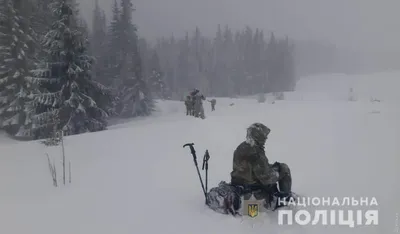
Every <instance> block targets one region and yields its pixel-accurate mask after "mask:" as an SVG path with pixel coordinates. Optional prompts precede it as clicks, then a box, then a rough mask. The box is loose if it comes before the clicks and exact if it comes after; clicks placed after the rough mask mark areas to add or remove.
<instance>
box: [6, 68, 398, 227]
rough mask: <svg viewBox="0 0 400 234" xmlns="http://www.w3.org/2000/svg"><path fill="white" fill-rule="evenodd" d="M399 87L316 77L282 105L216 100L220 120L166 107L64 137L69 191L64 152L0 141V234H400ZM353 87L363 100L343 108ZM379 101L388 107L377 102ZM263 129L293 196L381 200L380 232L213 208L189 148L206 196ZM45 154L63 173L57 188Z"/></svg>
mask: <svg viewBox="0 0 400 234" xmlns="http://www.w3.org/2000/svg"><path fill="white" fill-rule="evenodd" d="M399 85H400V73H387V74H374V75H370V76H346V75H320V76H318V77H308V78H304V79H302V80H301V81H300V83H299V85H298V91H296V92H294V93H287V94H286V97H287V100H284V101H277V102H276V103H275V104H270V102H266V103H263V104H259V103H257V102H256V100H255V99H250V98H243V99H228V98H227V99H217V105H216V109H217V110H216V111H215V112H210V106H209V105H207V104H209V103H206V106H205V110H206V117H207V118H206V119H205V120H201V119H195V118H191V117H187V116H186V115H184V105H183V103H182V102H169V101H160V102H159V104H158V110H159V111H158V112H157V113H156V114H155V116H154V117H150V118H146V119H140V120H133V121H130V122H124V123H119V124H115V125H113V126H111V127H110V129H109V130H108V131H103V132H99V133H91V134H82V135H79V136H72V137H67V138H65V153H66V156H67V160H68V161H70V162H71V165H72V169H71V170H72V183H71V184H67V185H66V186H62V172H61V170H60V166H61V163H60V160H61V148H59V147H53V148H46V147H44V145H42V144H39V143H38V142H17V141H14V140H10V139H7V138H6V137H5V136H3V137H1V139H0V152H1V156H0V186H1V192H0V233H4V234H71V233H74V234H78V233H79V234H80V233H82V234H111V233H112V234H125V233H126V234H128V233H129V234H133V233H138V234H142V233H143V234H145V233H146V234H147V233H149V234H150V233H151V234H152V233H154V234H156V233H157V234H158V233H162V234H165V233H171V234H180V233H182V234H198V233H207V234H211V233H212V234H219V233H227V234H228V233H229V234H237V233H254V234H258V233H296V234H297V233H363V234H372V233H374V234H375V233H376V234H378V233H394V232H395V231H396V224H397V227H398V226H399V225H400V221H399V220H398V219H399V218H397V221H396V213H400V201H399V200H398V198H399V197H400V182H399V179H400V172H399V165H400V144H399V143H400V123H399V120H400V105H399V102H400V92H398V87H399ZM351 87H352V88H354V92H355V94H356V95H357V98H358V101H357V102H347V95H348V91H349V88H351ZM371 97H373V98H377V99H380V100H381V102H370V98H371ZM231 103H234V105H232V106H231V105H230V104H231ZM255 121H260V122H263V123H265V124H266V125H267V126H269V127H270V128H271V129H272V132H271V135H270V139H269V140H268V143H267V146H266V152H267V156H268V157H269V159H270V161H272V162H274V161H280V162H285V163H287V164H288V165H289V166H290V167H291V170H292V176H293V190H294V191H295V192H298V193H300V194H303V195H308V196H312V197H314V196H321V197H322V196H324V197H335V196H338V197H352V196H355V197H357V198H359V197H369V198H372V197H376V198H377V201H378V204H379V207H378V208H379V225H378V226H369V227H368V226H367V227H366V226H363V227H355V228H349V227H337V226H335V227H332V226H320V225H317V226H311V225H308V226H302V227H299V226H279V225H278V223H277V214H276V213H275V214H261V215H260V217H258V218H256V219H254V220H252V219H250V218H233V217H231V216H225V215H220V214H217V213H214V212H213V211H211V210H209V209H207V208H206V207H205V206H204V198H203V194H202V191H201V187H200V183H199V180H198V176H197V173H196V171H195V167H194V164H193V159H192V157H191V156H190V154H189V150H188V149H186V148H185V149H183V148H182V146H183V144H185V143H188V142H194V143H195V147H196V150H197V153H198V156H199V164H200V166H201V158H202V156H203V154H204V151H205V150H206V149H208V150H209V152H210V154H211V159H210V168H209V170H210V171H209V177H210V180H209V187H214V186H216V185H217V183H218V182H220V181H221V180H226V181H229V173H230V171H231V161H232V153H233V150H234V149H235V148H236V146H237V145H238V144H239V143H240V142H241V141H242V140H244V137H245V133H246V131H245V129H246V127H247V126H248V125H250V124H251V123H253V122H255ZM46 153H48V154H49V155H50V156H51V157H52V158H53V160H55V163H56V166H57V167H58V171H57V173H58V174H57V176H58V182H59V185H61V186H59V187H58V188H55V187H53V185H52V179H51V176H50V172H49V169H48V164H47V157H46V156H45V154H46ZM67 176H68V174H67ZM397 230H398V229H397Z"/></svg>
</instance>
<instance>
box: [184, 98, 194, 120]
mask: <svg viewBox="0 0 400 234" xmlns="http://www.w3.org/2000/svg"><path fill="white" fill-rule="evenodd" d="M185 106H186V115H193V101H192V98H191V97H190V95H187V96H186V99H185Z"/></svg>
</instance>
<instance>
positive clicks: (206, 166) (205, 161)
mask: <svg viewBox="0 0 400 234" xmlns="http://www.w3.org/2000/svg"><path fill="white" fill-rule="evenodd" d="M209 159H210V154H209V153H208V150H206V152H205V153H204V157H203V168H202V170H204V167H205V168H206V192H208V160H209Z"/></svg>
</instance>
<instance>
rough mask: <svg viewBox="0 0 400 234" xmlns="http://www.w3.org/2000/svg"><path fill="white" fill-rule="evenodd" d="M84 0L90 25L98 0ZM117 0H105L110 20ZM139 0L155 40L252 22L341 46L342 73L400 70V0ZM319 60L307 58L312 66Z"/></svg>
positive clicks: (142, 27)
mask: <svg viewBox="0 0 400 234" xmlns="http://www.w3.org/2000/svg"><path fill="white" fill-rule="evenodd" d="M78 1H80V3H81V10H82V13H83V16H84V17H85V19H86V20H87V22H88V23H89V25H90V23H91V15H92V9H93V6H94V2H95V0H78ZM112 3H113V0H99V4H100V6H101V7H102V8H103V9H104V10H105V11H106V14H107V16H108V17H109V18H110V14H111V5H112ZM133 4H134V6H135V8H136V12H135V13H134V22H135V24H136V25H137V26H138V28H139V34H140V36H141V37H145V38H146V39H148V40H150V41H152V40H154V39H155V38H157V37H161V36H170V35H172V34H173V35H175V36H183V35H184V33H185V31H193V30H194V27H195V26H198V27H200V29H201V31H202V34H203V35H206V36H214V35H215V31H216V28H217V24H222V25H224V24H228V25H229V26H230V27H231V28H233V29H243V28H244V26H246V25H249V26H251V27H252V28H256V27H258V28H260V29H262V30H264V32H270V31H273V32H275V33H276V34H277V35H288V36H289V37H290V38H292V39H294V40H300V41H302V42H308V41H313V42H318V43H321V44H323V45H327V46H330V47H331V48H335V50H334V51H331V53H333V54H335V59H336V60H337V62H338V63H341V64H342V65H341V66H346V68H341V69H338V70H337V71H338V72H341V71H344V72H346V71H348V72H350V70H351V72H354V70H357V71H358V70H360V71H364V72H368V71H370V70H374V68H376V69H377V70H386V69H393V68H397V69H398V68H400V62H398V61H400V46H399V43H398V42H399V41H400V30H399V22H400V15H399V14H398V9H400V1H398V0H380V1H377V0H301V1H300V0H279V1H272V0H247V1H243V0H201V1H199V0H133ZM313 47H314V50H318V49H317V48H319V47H318V45H316V46H315V45H314V46H313ZM324 49H326V48H324ZM301 50H303V51H309V52H308V53H311V54H313V53H315V54H320V52H319V51H313V52H310V50H309V49H308V47H307V48H301ZM298 56H300V57H301V58H305V57H306V55H304V54H300V55H298ZM310 56H311V57H313V56H314V55H307V57H310ZM315 56H317V55H315ZM318 56H319V55H318ZM318 59H320V58H317V57H316V58H314V59H311V60H310V59H308V61H302V62H303V63H304V62H305V63H307V64H309V66H312V64H314V63H315V62H317V61H315V60H318ZM332 66H334V67H335V66H336V65H332ZM328 70H329V69H328ZM331 70H332V69H331ZM333 71H336V70H335V69H333Z"/></svg>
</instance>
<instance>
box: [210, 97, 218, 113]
mask: <svg viewBox="0 0 400 234" xmlns="http://www.w3.org/2000/svg"><path fill="white" fill-rule="evenodd" d="M209 102H210V103H211V111H215V104H217V100H215V99H211V101H210V100H209Z"/></svg>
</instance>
